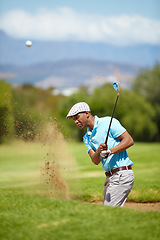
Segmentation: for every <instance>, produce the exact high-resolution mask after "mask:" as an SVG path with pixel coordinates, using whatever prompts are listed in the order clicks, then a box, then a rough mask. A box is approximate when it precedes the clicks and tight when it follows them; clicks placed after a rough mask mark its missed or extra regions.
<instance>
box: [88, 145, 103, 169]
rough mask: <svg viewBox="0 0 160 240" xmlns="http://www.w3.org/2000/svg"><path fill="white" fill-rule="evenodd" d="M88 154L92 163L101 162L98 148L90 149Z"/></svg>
mask: <svg viewBox="0 0 160 240" xmlns="http://www.w3.org/2000/svg"><path fill="white" fill-rule="evenodd" d="M89 156H90V158H91V160H92V162H93V163H94V164H96V165H98V164H99V163H100V162H101V157H100V152H99V149H97V150H96V151H94V150H93V149H90V151H89Z"/></svg>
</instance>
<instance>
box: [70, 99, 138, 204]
mask: <svg viewBox="0 0 160 240" xmlns="http://www.w3.org/2000/svg"><path fill="white" fill-rule="evenodd" d="M66 118H68V119H70V118H72V119H73V120H74V122H75V124H76V125H77V126H78V127H79V128H80V129H81V130H82V129H84V128H87V132H86V134H85V135H84V136H83V142H84V143H85V145H86V147H87V151H88V154H89V156H90V158H91V160H92V162H93V163H94V164H96V165H98V164H99V163H100V162H101V163H102V168H103V170H104V171H105V175H106V180H105V183H104V193H103V204H104V205H106V206H121V207H123V205H124V203H125V201H126V199H127V197H128V194H129V193H130V191H131V189H132V187H133V184H134V173H133V171H132V167H131V166H132V165H133V163H132V161H131V160H130V159H129V157H128V154H127V152H126V149H127V148H129V147H131V146H132V145H133V143H134V142H133V139H132V137H131V136H130V135H129V133H128V132H127V131H126V129H125V128H124V127H123V126H122V125H121V124H120V122H119V121H118V120H116V119H115V118H113V121H112V125H111V129H110V132H109V137H108V142H107V145H106V144H105V139H106V135H107V131H108V127H109V123H110V119H111V118H110V117H108V116H107V117H102V118H99V117H97V116H93V115H92V114H91V111H90V107H89V106H88V104H87V103H85V102H79V103H77V104H75V105H74V106H73V107H72V108H71V110H70V111H69V113H68V115H67V117H66ZM104 150H106V151H107V156H104V155H103V154H102V153H103V151H104Z"/></svg>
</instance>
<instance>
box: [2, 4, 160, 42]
mask: <svg viewBox="0 0 160 240" xmlns="http://www.w3.org/2000/svg"><path fill="white" fill-rule="evenodd" d="M0 29H1V30H4V31H5V32H6V33H8V34H9V35H10V36H13V37H15V38H19V39H25V38H28V39H32V40H34V39H35V40H60V41H63V40H74V41H88V42H107V43H112V44H115V45H131V44H154V45H160V0H134V1H132V0H115V1H111V0H26V1H24V0H1V1H0Z"/></svg>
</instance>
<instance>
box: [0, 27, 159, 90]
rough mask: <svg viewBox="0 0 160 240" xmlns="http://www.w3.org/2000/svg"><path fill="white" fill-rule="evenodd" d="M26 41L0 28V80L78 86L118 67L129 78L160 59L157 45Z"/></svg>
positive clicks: (17, 82)
mask: <svg viewBox="0 0 160 240" xmlns="http://www.w3.org/2000/svg"><path fill="white" fill-rule="evenodd" d="M26 40H31V39H26ZM26 40H23V39H21V40H19V39H16V38H12V37H10V36H8V35H7V34H6V33H4V32H3V31H0V77H1V79H2V78H3V79H6V80H7V81H9V82H11V83H13V84H23V83H29V84H33V85H37V86H41V87H49V86H54V87H78V86H81V85H87V84H93V81H92V80H93V79H95V78H97V77H98V78H106V79H109V77H111V76H113V75H115V71H116V70H117V69H118V71H119V72H120V75H123V76H129V78H128V79H131V78H133V77H134V76H136V74H137V73H138V72H139V71H140V70H142V69H146V68H151V67H153V66H154V65H155V64H156V63H159V62H160V46H153V45H134V46H121V47H120V46H113V45H108V44H105V43H89V42H55V41H33V45H32V46H31V47H27V46H26V45H25V41H26ZM94 82H95V81H94Z"/></svg>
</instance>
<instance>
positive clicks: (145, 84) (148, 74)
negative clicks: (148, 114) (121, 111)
mask: <svg viewBox="0 0 160 240" xmlns="http://www.w3.org/2000/svg"><path fill="white" fill-rule="evenodd" d="M133 90H134V91H135V92H136V93H137V94H139V95H141V96H144V97H145V98H146V100H147V101H149V102H150V103H151V104H152V108H153V109H154V110H155V117H154V121H155V123H156V124H157V128H158V131H157V134H156V136H155V140H158V141H159V140H160V65H156V66H155V67H154V68H153V69H151V70H146V71H143V72H141V73H140V74H139V75H138V76H137V77H136V78H135V80H134V82H133Z"/></svg>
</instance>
